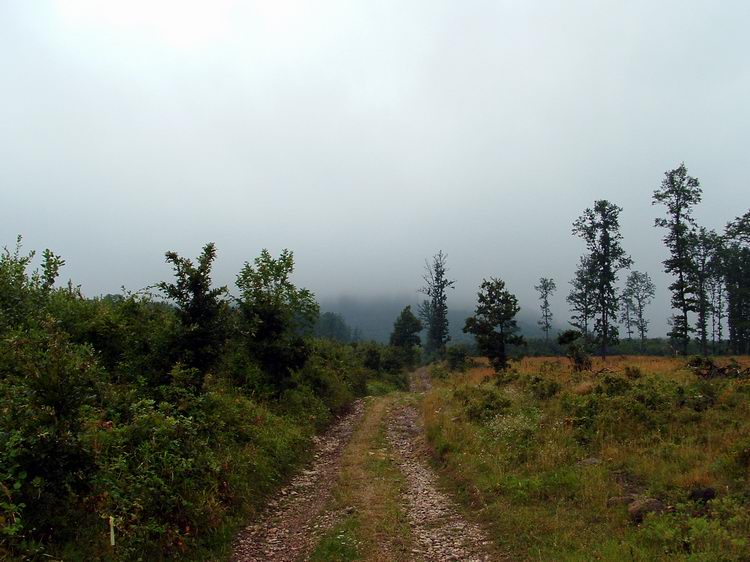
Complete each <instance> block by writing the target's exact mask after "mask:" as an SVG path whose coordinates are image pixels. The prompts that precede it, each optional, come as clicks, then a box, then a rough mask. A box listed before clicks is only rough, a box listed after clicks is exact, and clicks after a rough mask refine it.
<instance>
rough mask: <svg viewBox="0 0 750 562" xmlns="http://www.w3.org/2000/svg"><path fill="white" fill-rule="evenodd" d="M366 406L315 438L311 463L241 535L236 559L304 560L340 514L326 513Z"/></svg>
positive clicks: (359, 403)
mask: <svg viewBox="0 0 750 562" xmlns="http://www.w3.org/2000/svg"><path fill="white" fill-rule="evenodd" d="M363 412H364V405H363V403H362V401H357V402H356V403H355V404H354V406H353V408H352V410H351V412H350V413H348V414H347V415H346V416H344V417H343V418H342V419H341V420H339V421H338V422H337V423H336V424H335V425H334V426H333V427H331V428H330V429H329V430H328V431H327V432H325V433H324V434H323V435H321V436H318V437H316V438H315V453H314V457H313V462H312V465H311V466H310V467H309V468H308V469H307V470H303V471H302V472H300V473H299V474H298V475H297V476H296V477H294V479H293V480H292V481H291V482H290V483H289V484H288V485H286V486H285V487H284V488H283V489H282V490H281V491H280V492H279V494H278V499H276V500H273V501H271V502H270V503H269V505H268V508H267V510H266V512H265V513H264V514H263V515H262V516H261V518H260V519H259V520H258V521H257V522H256V523H255V524H253V525H251V526H249V527H247V528H246V529H245V530H244V531H243V532H242V533H240V534H239V536H238V537H237V540H236V542H235V546H234V549H233V553H232V558H231V560H232V562H266V561H268V562H293V561H295V560H299V559H303V558H304V557H305V556H306V555H307V554H309V552H310V551H311V550H312V548H313V547H314V546H315V544H316V542H317V538H318V537H319V536H320V535H321V534H322V533H324V532H325V531H327V530H328V529H330V528H331V527H332V526H333V525H334V524H335V523H336V521H337V519H338V517H339V515H340V514H338V513H335V512H326V513H324V512H323V509H324V507H325V506H326V504H327V503H328V501H329V499H330V496H331V490H332V488H333V486H334V484H335V483H336V480H337V477H338V471H339V468H340V462H341V454H342V452H343V450H344V447H345V446H346V445H347V443H348V442H349V439H350V438H351V436H352V433H353V432H354V429H355V428H356V427H357V425H358V424H359V423H360V420H361V418H362V414H363Z"/></svg>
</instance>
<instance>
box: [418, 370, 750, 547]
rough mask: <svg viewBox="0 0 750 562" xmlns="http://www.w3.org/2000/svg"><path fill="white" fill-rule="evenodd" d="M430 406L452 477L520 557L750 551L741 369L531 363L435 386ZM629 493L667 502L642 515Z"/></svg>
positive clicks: (749, 402) (747, 405)
mask: <svg viewBox="0 0 750 562" xmlns="http://www.w3.org/2000/svg"><path fill="white" fill-rule="evenodd" d="M738 361H739V363H740V364H741V365H743V366H744V367H747V366H748V364H750V360H749V359H748V358H738ZM422 415H423V418H424V421H425V428H426V430H427V437H428V441H429V443H430V445H431V447H432V450H433V454H434V459H435V461H436V463H437V465H438V467H439V469H440V473H441V475H442V477H443V481H444V483H446V484H447V485H448V486H449V487H450V488H451V489H452V491H453V492H455V493H456V494H457V496H458V497H459V499H460V500H461V501H462V503H464V505H465V506H467V508H469V509H471V510H472V511H474V512H475V513H477V515H478V516H479V517H480V518H481V520H483V522H484V523H485V524H486V525H487V527H488V528H489V529H490V530H491V531H492V534H493V538H494V540H495V542H496V544H497V546H498V548H500V549H501V550H504V551H506V552H508V553H509V554H510V555H511V556H512V557H513V559H518V560H571V561H573V560H612V561H615V560H617V561H620V560H643V561H646V560H695V561H697V560H701V561H708V560H748V559H750V542H749V541H748V537H750V502H749V501H748V498H750V486H749V485H748V471H749V470H750V464H749V463H750V381H748V380H747V379H746V378H745V379H743V378H738V379H730V378H715V379H703V378H700V377H698V376H697V375H696V374H695V373H694V372H692V371H691V370H690V369H688V368H687V367H686V363H685V361H684V360H681V359H674V358H663V357H656V358H655V357H615V358H610V359H608V360H607V361H606V363H603V362H601V360H595V361H594V365H593V368H592V371H591V372H588V373H573V372H572V371H571V369H570V366H569V364H568V362H567V361H566V360H565V359H562V358H529V359H524V360H522V361H520V362H518V363H516V364H515V365H514V369H513V370H512V371H511V372H509V373H505V374H503V375H501V376H499V377H498V376H496V375H495V374H494V372H493V371H492V369H491V368H489V367H488V366H486V364H484V365H480V366H478V367H475V368H472V369H470V370H469V371H467V372H466V373H464V374H458V373H455V374H452V375H450V376H448V377H446V378H445V379H444V380H442V381H434V387H433V389H432V390H431V391H430V392H428V393H427V394H426V396H425V398H424V400H423V402H422ZM697 490H703V491H704V493H709V494H713V493H715V494H716V498H715V499H711V500H709V501H707V502H705V501H700V500H699V501H694V500H691V499H690V495H691V493H693V494H695V493H696V491H697ZM709 490H710V491H709ZM633 496H635V497H650V498H655V499H658V500H659V501H661V502H662V503H663V506H664V510H663V512H661V513H651V514H648V515H646V516H645V518H644V520H643V522H641V523H640V524H636V523H634V522H632V521H631V519H630V518H629V516H628V513H627V503H628V501H629V500H630V499H632V497H633Z"/></svg>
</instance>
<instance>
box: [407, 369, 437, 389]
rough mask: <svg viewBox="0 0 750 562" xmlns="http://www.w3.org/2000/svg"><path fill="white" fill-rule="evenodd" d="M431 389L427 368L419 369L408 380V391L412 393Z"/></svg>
mask: <svg viewBox="0 0 750 562" xmlns="http://www.w3.org/2000/svg"><path fill="white" fill-rule="evenodd" d="M431 388H432V380H431V379H430V373H429V371H427V367H420V368H419V369H417V370H416V371H414V372H413V373H412V374H411V377H410V378H409V390H411V391H412V392H427V391H428V390H430V389H431Z"/></svg>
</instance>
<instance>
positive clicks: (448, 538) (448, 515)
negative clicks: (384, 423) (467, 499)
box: [387, 405, 497, 562]
mask: <svg viewBox="0 0 750 562" xmlns="http://www.w3.org/2000/svg"><path fill="white" fill-rule="evenodd" d="M387 436H388V441H389V443H390V445H391V447H392V448H393V451H394V453H395V454H396V458H397V462H398V464H399V467H400V469H401V472H402V473H403V474H404V477H405V480H406V487H407V489H406V492H405V493H404V496H403V502H404V506H405V508H406V511H407V517H408V519H409V523H410V525H411V530H412V535H413V537H414V540H415V542H416V543H417V545H418V548H415V549H414V552H413V553H414V555H415V559H416V560H425V561H428V562H433V561H434V562H438V561H440V562H442V561H445V560H460V561H461V562H478V561H484V560H493V559H497V557H493V556H492V555H490V554H489V552H490V548H491V546H490V545H491V542H490V541H489V539H488V538H487V536H486V535H485V534H484V532H483V531H482V530H481V529H480V528H479V527H478V526H477V525H475V524H473V523H471V522H469V521H467V520H466V519H465V518H464V517H463V516H462V515H461V514H460V513H459V511H458V508H457V506H456V504H455V503H454V502H453V500H452V499H451V498H450V497H448V496H447V495H446V494H444V493H443V492H441V491H440V490H439V489H438V487H437V476H436V475H435V472H434V471H433V470H432V469H430V468H429V467H428V466H427V464H426V462H425V452H424V449H423V440H422V430H421V427H420V425H419V416H418V414H417V411H416V409H415V408H414V407H413V406H408V405H407V406H400V407H397V408H394V410H393V411H392V412H391V416H390V421H389V423H388V430H387Z"/></svg>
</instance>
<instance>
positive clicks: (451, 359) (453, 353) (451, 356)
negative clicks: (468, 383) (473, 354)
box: [445, 344, 469, 372]
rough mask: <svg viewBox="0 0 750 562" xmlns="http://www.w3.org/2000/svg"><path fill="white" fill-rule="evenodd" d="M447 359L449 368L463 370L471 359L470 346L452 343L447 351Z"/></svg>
mask: <svg viewBox="0 0 750 562" xmlns="http://www.w3.org/2000/svg"><path fill="white" fill-rule="evenodd" d="M445 359H446V361H447V363H448V369H450V370H451V371H459V372H463V371H465V370H466V367H467V363H468V360H469V348H468V347H467V346H465V345H462V344H456V345H451V346H449V347H448V348H447V349H446V351H445Z"/></svg>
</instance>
